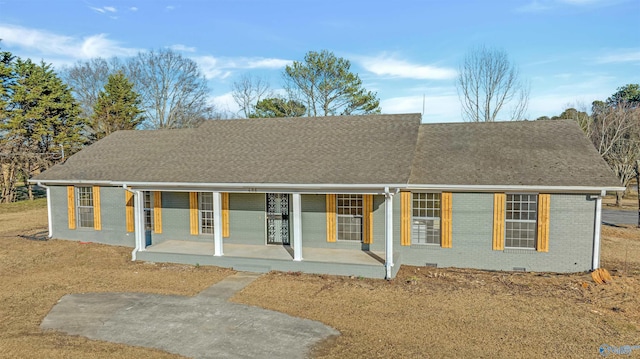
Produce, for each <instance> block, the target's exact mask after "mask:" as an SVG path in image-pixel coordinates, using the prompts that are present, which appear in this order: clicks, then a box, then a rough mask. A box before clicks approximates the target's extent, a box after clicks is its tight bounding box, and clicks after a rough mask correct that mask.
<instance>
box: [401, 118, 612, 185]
mask: <svg viewBox="0 0 640 359" xmlns="http://www.w3.org/2000/svg"><path fill="white" fill-rule="evenodd" d="M418 137H419V138H418V143H417V147H416V154H415V157H414V161H413V166H412V173H411V177H410V180H409V182H410V183H412V184H448V185H505V186H514V185H523V186H587V187H620V182H619V181H618V180H617V179H616V178H615V176H614V175H613V172H612V171H611V169H610V168H609V166H608V165H607V164H606V162H605V161H604V160H603V159H602V158H601V157H600V155H599V154H598V152H597V151H596V149H595V148H594V147H593V145H592V144H591V142H590V141H589V140H588V139H587V138H586V136H585V135H584V133H583V132H582V130H581V129H580V127H579V126H578V125H577V124H576V123H575V121H572V120H557V121H556V120H554V121H514V122H489V123H449V124H423V125H421V126H420V134H419V136H418Z"/></svg>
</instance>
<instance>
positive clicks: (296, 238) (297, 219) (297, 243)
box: [293, 193, 302, 262]
mask: <svg viewBox="0 0 640 359" xmlns="http://www.w3.org/2000/svg"><path fill="white" fill-rule="evenodd" d="M293 260H294V261H298V262H299V261H301V260H302V198H301V196H300V193H294V194H293Z"/></svg>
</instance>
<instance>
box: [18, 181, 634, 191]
mask: <svg viewBox="0 0 640 359" xmlns="http://www.w3.org/2000/svg"><path fill="white" fill-rule="evenodd" d="M29 182H34V181H32V180H30V181H29ZM39 182H41V181H39ZM46 182H47V183H50V184H87V185H89V184H94V185H106V186H112V187H123V186H129V187H136V188H145V189H146V188H148V189H150V190H152V189H153V190H157V189H158V188H162V187H166V188H171V189H174V190H175V189H182V190H184V191H188V190H189V189H200V190H202V189H209V190H211V189H220V190H224V192H244V193H246V192H261V190H271V192H278V190H280V191H282V192H287V191H288V192H291V190H298V191H300V190H308V191H309V193H313V192H314V191H317V192H319V193H325V192H327V191H332V192H331V193H336V191H338V192H339V191H340V190H343V191H345V192H352V191H358V193H364V194H383V193H384V192H381V191H382V189H384V188H385V187H389V188H398V189H406V190H424V191H426V190H430V191H454V192H456V191H460V192H517V191H523V192H548V193H600V192H601V191H623V190H624V189H625V188H624V187H622V186H618V187H616V186H604V187H598V186H534V185H451V184H419V185H416V184H407V183H396V184H363V183H359V184H334V183H306V184H300V183H202V182H122V181H88V180H76V181H69V180H50V181H46ZM363 190H364V192H363ZM367 191H369V192H370V193H367ZM300 192H303V191H300Z"/></svg>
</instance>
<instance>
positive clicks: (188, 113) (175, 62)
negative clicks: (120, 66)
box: [126, 49, 214, 129]
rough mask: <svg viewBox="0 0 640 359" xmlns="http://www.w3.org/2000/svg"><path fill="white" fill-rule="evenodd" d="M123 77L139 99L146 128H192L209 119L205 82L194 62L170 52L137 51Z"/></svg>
mask: <svg viewBox="0 0 640 359" xmlns="http://www.w3.org/2000/svg"><path fill="white" fill-rule="evenodd" d="M126 74H127V75H128V77H129V79H131V80H132V81H133V83H134V84H136V92H138V93H139V94H140V95H141V97H142V107H143V109H144V110H145V117H146V118H147V121H146V122H145V125H146V127H147V128H153V129H161V128H180V127H193V126H196V125H197V124H198V123H200V122H201V121H203V120H206V119H210V118H211V117H212V114H213V112H214V106H213V105H212V104H211V103H210V102H209V89H208V88H207V80H206V78H205V77H204V75H203V74H202V73H201V72H200V70H199V69H198V65H197V64H196V62H195V61H193V60H191V59H189V58H186V57H183V56H182V55H181V54H179V53H177V52H175V51H173V50H170V49H160V50H157V51H155V50H152V51H149V52H140V53H139V54H138V55H137V56H136V57H134V58H132V59H130V60H129V61H128V62H127V69H126Z"/></svg>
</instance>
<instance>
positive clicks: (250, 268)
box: [233, 264, 271, 273]
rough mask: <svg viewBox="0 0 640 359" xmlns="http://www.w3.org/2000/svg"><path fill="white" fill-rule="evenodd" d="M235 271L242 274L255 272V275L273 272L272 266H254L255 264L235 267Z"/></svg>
mask: <svg viewBox="0 0 640 359" xmlns="http://www.w3.org/2000/svg"><path fill="white" fill-rule="evenodd" d="M233 269H234V270H237V271H241V272H254V273H269V272H271V267H270V266H265V265H254V264H238V265H234V266H233Z"/></svg>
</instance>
